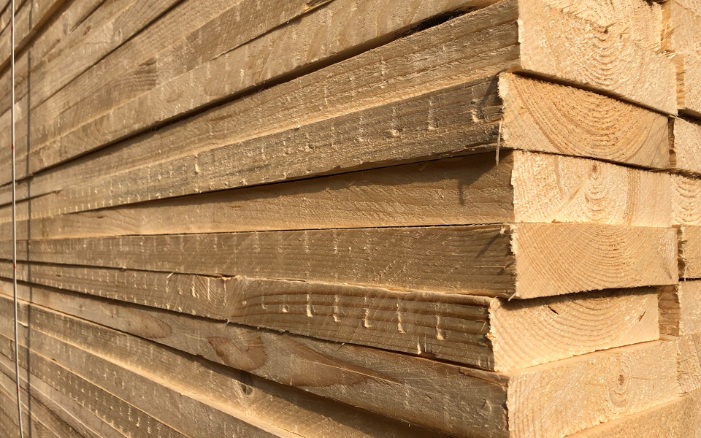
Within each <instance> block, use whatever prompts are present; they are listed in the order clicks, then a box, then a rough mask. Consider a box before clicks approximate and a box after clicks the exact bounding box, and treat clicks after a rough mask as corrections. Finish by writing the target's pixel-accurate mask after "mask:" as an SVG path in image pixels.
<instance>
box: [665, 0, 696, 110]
mask: <svg viewBox="0 0 701 438" xmlns="http://www.w3.org/2000/svg"><path fill="white" fill-rule="evenodd" d="M663 8H664V26H665V28H664V30H665V32H664V36H665V38H664V41H663V47H664V48H665V50H667V51H669V52H671V53H673V54H674V58H673V61H674V63H675V65H676V70H677V105H678V106H679V110H680V112H683V113H686V114H690V115H693V116H695V117H698V116H700V115H701V86H700V85H699V79H701V43H700V42H699V41H701V30H699V29H701V11H699V10H698V6H697V5H694V4H692V3H690V2H685V1H669V2H666V3H665V4H664V6H663Z"/></svg>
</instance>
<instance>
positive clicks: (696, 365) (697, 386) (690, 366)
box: [669, 333, 701, 394]
mask: <svg viewBox="0 0 701 438" xmlns="http://www.w3.org/2000/svg"><path fill="white" fill-rule="evenodd" d="M669 342H670V343H672V344H674V345H675V347H676V349H677V375H678V380H679V387H680V391H681V393H682V394H687V393H692V392H699V390H701V334H699V333H694V334H691V335H686V336H681V337H678V338H673V339H672V340H670V341H669Z"/></svg>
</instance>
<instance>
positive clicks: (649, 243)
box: [0, 224, 678, 298]
mask: <svg viewBox="0 0 701 438" xmlns="http://www.w3.org/2000/svg"><path fill="white" fill-rule="evenodd" d="M9 244H10V242H8V241H3V242H0V253H2V254H10V252H9ZM18 246H19V248H18V257H19V260H24V261H31V262H35V263H36V262H41V263H60V264H72V265H82V266H95V267H113V268H122V269H139V270H148V271H161V272H167V273H171V272H174V273H191V274H201V275H211V276H215V275H216V276H218V275H223V276H229V277H232V276H237V275H238V276H244V277H255V278H269V279H288V280H302V281H317V282H326V283H347V284H355V285H365V286H378V287H384V288H389V289H400V290H401V289H404V290H406V289H409V290H417V291H436V292H448V293H460V294H471V295H490V296H501V297H518V298H534V297H537V296H550V295H559V294H565V293H571V292H582V291H588V290H598V289H607V288H617V287H637V286H651V285H671V284H675V283H676V282H677V278H678V268H677V236H676V230H674V229H672V228H652V227H623V226H614V225H598V224H518V225H484V226H451V227H410V228H370V229H350V230H305V231H282V232H276V231H269V232H251V233H233V234H218V233H214V234H185V235H156V236H120V237H107V238H94V239H55V240H43V241H21V242H19V245H18ZM186 255H187V256H186ZM427 256H428V257H429V258H428V259H427ZM429 259H432V260H434V261H433V262H431V263H426V260H429ZM592 272H596V275H591V273H592ZM546 274H547V275H546Z"/></svg>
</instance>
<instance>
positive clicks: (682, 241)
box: [679, 225, 701, 279]
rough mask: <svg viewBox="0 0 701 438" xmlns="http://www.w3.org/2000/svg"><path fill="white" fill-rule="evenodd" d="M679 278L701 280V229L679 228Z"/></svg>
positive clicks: (692, 227) (693, 226)
mask: <svg viewBox="0 0 701 438" xmlns="http://www.w3.org/2000/svg"><path fill="white" fill-rule="evenodd" d="M679 277H680V278H685V279H695V278H701V227H700V226H696V225H682V226H680V227H679Z"/></svg>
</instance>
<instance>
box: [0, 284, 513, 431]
mask: <svg viewBox="0 0 701 438" xmlns="http://www.w3.org/2000/svg"><path fill="white" fill-rule="evenodd" d="M6 290H7V289H4V291H6ZM32 291H33V292H32V295H31V299H32V302H35V303H40V304H41V305H42V306H43V307H51V308H53V309H55V311H57V312H64V313H67V314H68V315H72V316H75V317H77V318H80V319H83V320H87V321H91V322H94V323H97V324H100V325H102V326H106V327H110V328H113V329H115V330H118V331H121V332H126V333H130V334H132V335H135V336H138V337H141V338H146V339H150V340H152V341H154V342H157V343H158V344H161V345H166V346H169V347H172V348H175V349H178V350H180V351H184V352H187V353H190V354H193V355H198V356H202V357H204V358H206V359H208V360H210V361H212V362H215V363H219V364H222V365H225V366H228V367H231V368H233V369H237V370H244V371H248V372H251V373H253V374H255V375H257V376H260V377H263V378H265V379H269V380H273V381H276V382H279V383H283V384H285V385H291V386H295V387H299V388H301V389H304V390H306V391H309V392H311V393H314V394H317V395H321V396H323V397H327V398H330V399H332V400H338V401H341V402H343V403H346V404H349V405H351V406H356V407H359V408H362V409H366V410H369V411H372V412H378V413H380V414H386V412H387V410H388V409H390V410H391V412H392V415H393V417H395V418H398V419H401V420H403V421H407V422H410V423H412V424H414V425H418V426H423V427H427V428H430V429H433V430H437V431H443V432H445V433H447V434H453V435H458V436H462V435H467V436H469V435H477V436H504V432H505V429H506V412H505V410H504V402H505V396H506V395H505V391H504V389H503V387H502V385H501V384H500V383H499V382H497V381H495V382H489V381H486V380H484V379H481V378H479V377H476V376H474V375H473V374H471V373H470V372H463V371H462V370H463V369H462V368H460V367H457V366H454V365H448V364H445V363H441V362H436V361H430V360H425V359H419V358H412V357H410V356H407V355H397V354H393V353H390V352H387V351H384V350H381V349H367V348H363V347H358V346H355V345H352V344H349V343H345V344H338V343H332V342H324V341H319V340H315V339H313V338H308V337H300V336H292V335H289V334H285V333H280V332H271V331H266V330H258V329H250V328H246V327H245V326H240V325H237V324H212V323H211V321H206V320H202V319H198V318H190V317H188V316H185V315H178V314H175V313H172V312H165V311H155V312H154V310H153V309H147V308H141V307H137V306H129V307H124V306H120V305H119V304H118V303H111V302H109V301H104V300H99V301H97V300H89V299H86V298H84V297H81V296H80V295H75V294H65V293H57V292H56V291H55V290H48V289H43V288H39V289H36V288H35V287H32ZM34 291H36V294H35V293H34ZM20 293H21V294H22V296H23V297H26V298H29V297H30V295H29V288H28V287H24V286H22V285H20ZM164 326H165V327H168V328H169V329H168V330H162V329H154V327H164ZM54 330H59V331H60V330H63V329H62V328H61V326H56V327H55V328H54ZM82 331H84V332H89V330H87V329H86V328H82ZM79 342H80V343H81V344H83V343H88V342H89V339H88V338H85V337H80V338H79ZM86 345H89V344H86ZM104 345H105V346H108V345H110V344H109V343H106V344H104ZM110 354H113V352H110ZM436 393H440V394H444V395H445V397H444V398H433V403H424V401H425V400H427V399H428V398H429V397H431V396H432V394H436ZM486 399H488V400H492V402H493V403H494V404H493V405H486V406H485V405H484V400H486ZM496 406H499V407H500V408H497V409H495V407H496ZM485 418H486V419H487V420H486V421H485Z"/></svg>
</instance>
